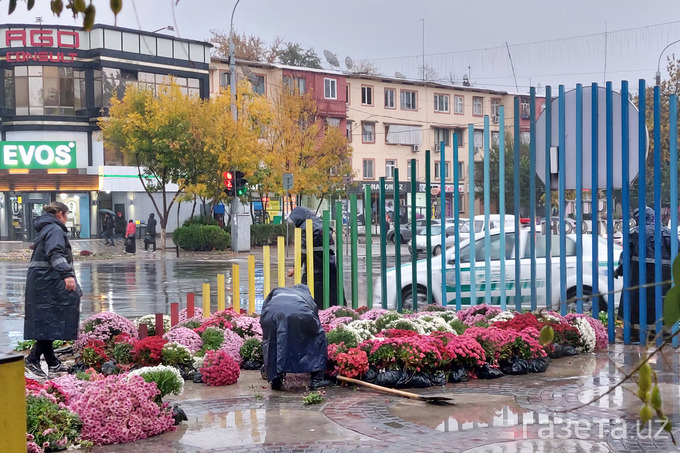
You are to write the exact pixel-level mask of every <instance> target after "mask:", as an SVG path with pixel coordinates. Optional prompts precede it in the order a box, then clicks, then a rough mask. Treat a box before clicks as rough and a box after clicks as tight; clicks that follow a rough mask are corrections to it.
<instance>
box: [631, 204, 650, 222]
mask: <svg viewBox="0 0 680 453" xmlns="http://www.w3.org/2000/svg"><path fill="white" fill-rule="evenodd" d="M633 218H634V219H635V221H636V222H637V223H638V224H641V223H642V222H640V220H639V219H640V209H636V210H635V211H633ZM654 218H655V217H654V209H652V208H650V207H649V206H647V207H645V222H644V223H645V224H646V225H654Z"/></svg>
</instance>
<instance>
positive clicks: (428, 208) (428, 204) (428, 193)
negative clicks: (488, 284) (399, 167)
mask: <svg viewBox="0 0 680 453" xmlns="http://www.w3.org/2000/svg"><path fill="white" fill-rule="evenodd" d="M431 165H432V164H431V163H430V150H429V149H428V150H426V151H425V212H426V214H425V230H426V231H427V236H426V238H427V239H426V244H425V246H426V252H425V258H426V259H427V303H428V304H431V303H433V301H432V253H431V252H430V250H432V236H431V235H430V231H431V229H432V183H431V182H430V176H431V175H430V169H431Z"/></svg>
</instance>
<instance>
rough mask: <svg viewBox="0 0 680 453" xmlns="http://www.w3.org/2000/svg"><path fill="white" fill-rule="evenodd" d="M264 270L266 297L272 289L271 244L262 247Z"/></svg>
mask: <svg viewBox="0 0 680 453" xmlns="http://www.w3.org/2000/svg"><path fill="white" fill-rule="evenodd" d="M262 261H263V262H262V271H263V273H264V298H265V299H266V298H267V296H268V295H269V291H270V289H271V284H272V282H271V280H272V276H271V263H270V262H269V246H268V245H265V246H264V247H262Z"/></svg>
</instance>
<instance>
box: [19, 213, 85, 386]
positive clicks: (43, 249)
mask: <svg viewBox="0 0 680 453" xmlns="http://www.w3.org/2000/svg"><path fill="white" fill-rule="evenodd" d="M43 212H44V214H43V215H41V216H39V217H37V218H36V219H35V220H34V221H33V226H34V228H35V229H36V231H37V232H38V236H37V237H36V238H35V241H34V242H33V254H32V255H31V262H30V264H29V266H28V274H27V276H26V299H25V311H26V316H25V318H24V339H26V340H36V342H35V346H33V348H32V349H31V352H30V354H29V355H28V357H26V370H27V371H28V372H30V373H31V374H33V375H34V376H36V377H38V378H42V379H46V378H47V375H46V374H45V372H44V371H43V370H42V368H41V367H40V358H41V357H43V356H44V357H45V361H46V362H47V365H48V371H49V373H50V374H52V373H60V372H64V371H66V368H65V366H64V365H62V363H61V362H60V361H59V359H58V358H57V356H56V355H55V354H54V348H53V343H52V342H53V341H54V340H75V339H76V337H77V336H78V324H79V313H80V297H81V296H82V294H83V292H82V290H81V289H80V285H78V282H77V281H76V277H75V273H74V272H73V252H72V251H71V243H70V242H69V239H68V229H67V228H66V226H65V224H66V216H67V214H68V207H67V206H66V205H65V204H64V203H61V202H58V201H55V202H52V203H50V204H48V205H45V206H43Z"/></svg>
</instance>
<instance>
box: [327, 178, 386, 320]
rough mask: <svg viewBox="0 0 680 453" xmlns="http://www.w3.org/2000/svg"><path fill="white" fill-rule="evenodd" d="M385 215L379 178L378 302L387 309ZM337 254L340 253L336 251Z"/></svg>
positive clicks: (383, 187) (382, 186)
mask: <svg viewBox="0 0 680 453" xmlns="http://www.w3.org/2000/svg"><path fill="white" fill-rule="evenodd" d="M386 234H387V213H386V212H385V178H384V177H381V178H380V291H381V292H380V302H381V304H382V308H384V309H386V308H387V238H386ZM338 253H340V251H339V250H338Z"/></svg>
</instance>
